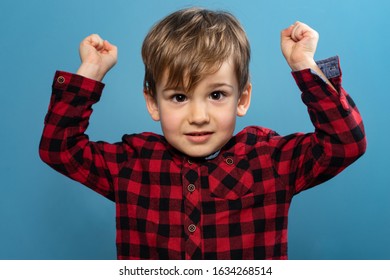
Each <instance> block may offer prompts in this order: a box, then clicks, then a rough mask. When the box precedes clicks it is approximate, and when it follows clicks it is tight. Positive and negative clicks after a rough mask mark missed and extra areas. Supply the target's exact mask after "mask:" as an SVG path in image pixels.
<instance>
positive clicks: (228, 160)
mask: <svg viewBox="0 0 390 280" xmlns="http://www.w3.org/2000/svg"><path fill="white" fill-rule="evenodd" d="M225 162H226V163H227V164H229V165H232V164H233V163H234V160H233V158H231V157H228V158H226V159H225Z"/></svg>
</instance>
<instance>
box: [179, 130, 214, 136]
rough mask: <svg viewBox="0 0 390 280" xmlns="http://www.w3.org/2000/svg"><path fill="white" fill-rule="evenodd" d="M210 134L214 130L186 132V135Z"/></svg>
mask: <svg viewBox="0 0 390 280" xmlns="http://www.w3.org/2000/svg"><path fill="white" fill-rule="evenodd" d="M210 134H212V132H210V131H199V132H190V133H186V134H185V135H188V136H205V135H210Z"/></svg>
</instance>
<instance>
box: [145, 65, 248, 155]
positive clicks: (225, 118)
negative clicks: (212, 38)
mask: <svg viewBox="0 0 390 280" xmlns="http://www.w3.org/2000/svg"><path fill="white" fill-rule="evenodd" d="M167 79H168V77H167V73H165V75H164V76H163V78H162V80H161V81H160V82H158V83H157V85H156V96H155V98H153V97H152V96H151V95H149V94H145V98H146V103H147V107H148V111H149V113H150V115H151V116H152V118H153V119H154V120H155V121H160V122H161V127H162V131H163V134H164V136H165V138H166V139H167V141H168V142H169V143H170V144H171V145H172V146H173V147H175V148H176V149H177V150H179V151H181V152H182V153H184V154H186V155H188V156H190V157H205V156H208V155H211V154H213V153H215V152H216V151H218V150H219V149H221V148H222V147H223V146H224V145H225V144H226V143H227V142H228V141H229V139H230V138H231V137H232V135H233V132H234V129H235V124H236V116H244V115H245V114H246V112H247V110H248V108H249V104H250V94H251V85H250V84H248V86H247V87H246V89H245V90H244V91H243V92H239V88H238V81H237V78H236V75H235V73H234V67H233V65H232V63H231V62H230V61H229V60H228V61H226V62H224V63H223V64H222V66H221V68H220V69H219V70H218V71H217V72H215V73H214V74H211V75H208V76H206V77H205V78H204V79H203V80H201V81H200V82H199V83H198V84H197V85H196V87H195V88H194V89H193V90H192V91H191V92H184V90H183V89H180V88H167V87H166V82H167Z"/></svg>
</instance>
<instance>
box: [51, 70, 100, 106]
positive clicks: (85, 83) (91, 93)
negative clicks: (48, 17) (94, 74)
mask: <svg viewBox="0 0 390 280" xmlns="http://www.w3.org/2000/svg"><path fill="white" fill-rule="evenodd" d="M103 88H104V83H102V82H99V81H95V80H92V79H89V78H86V77H83V76H80V75H77V74H73V73H69V72H65V71H56V73H55V75H54V80H53V89H54V90H60V91H61V92H63V91H66V92H69V93H74V94H77V95H80V96H85V97H89V98H90V99H92V100H95V101H98V100H99V99H100V96H101V94H102V92H103Z"/></svg>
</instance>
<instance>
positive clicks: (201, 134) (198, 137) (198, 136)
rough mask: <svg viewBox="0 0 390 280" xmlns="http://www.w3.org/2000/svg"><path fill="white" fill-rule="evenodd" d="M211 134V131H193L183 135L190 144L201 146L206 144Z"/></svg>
mask: <svg viewBox="0 0 390 280" xmlns="http://www.w3.org/2000/svg"><path fill="white" fill-rule="evenodd" d="M212 134H213V132H211V131H194V132H189V133H185V134H184V135H185V136H186V138H187V139H188V140H189V141H190V142H193V143H196V144H201V143H205V142H207V141H208V140H209V139H210V138H211V135H212Z"/></svg>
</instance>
